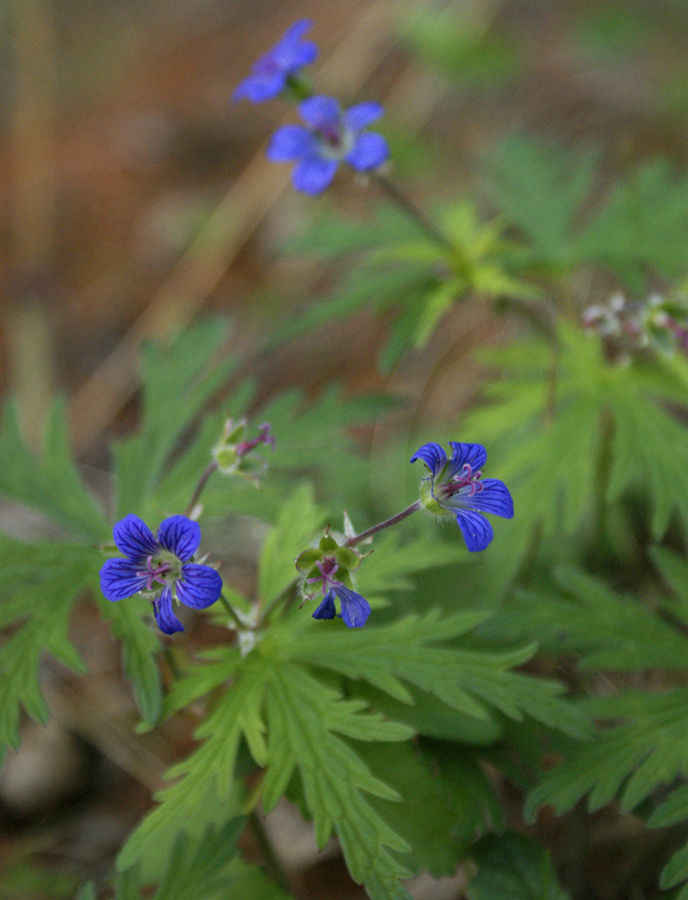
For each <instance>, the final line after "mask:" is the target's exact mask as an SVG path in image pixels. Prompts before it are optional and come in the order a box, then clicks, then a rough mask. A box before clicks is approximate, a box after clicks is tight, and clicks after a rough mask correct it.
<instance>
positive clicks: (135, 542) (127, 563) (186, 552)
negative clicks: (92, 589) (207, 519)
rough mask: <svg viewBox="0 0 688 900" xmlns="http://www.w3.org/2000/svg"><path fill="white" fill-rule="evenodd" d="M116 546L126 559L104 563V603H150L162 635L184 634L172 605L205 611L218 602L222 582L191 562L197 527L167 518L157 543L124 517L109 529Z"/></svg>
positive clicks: (181, 518)
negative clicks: (137, 598) (139, 599)
mask: <svg viewBox="0 0 688 900" xmlns="http://www.w3.org/2000/svg"><path fill="white" fill-rule="evenodd" d="M113 536H114V539H115V544H116V545H117V548H118V549H119V551H120V552H121V553H123V554H124V556H125V559H109V560H108V561H107V562H106V563H105V565H104V566H103V567H102V569H101V570H100V586H101V588H102V591H103V593H104V594H105V596H106V597H107V599H108V600H123V599H124V598H125V597H131V596H133V595H134V594H139V593H141V594H143V595H144V596H146V597H148V598H150V600H151V602H152V604H153V613H154V614H155V619H156V621H157V623H158V625H159V626H160V629H161V631H164V632H165V634H174V632H175V631H183V630H184V628H183V626H182V623H181V622H180V621H179V619H178V618H177V617H176V616H175V614H174V612H173V610H172V600H173V599H176V600H178V601H181V602H182V603H184V604H185V605H186V606H190V607H192V608H194V609H205V608H206V607H207V606H211V605H212V604H213V603H215V601H216V600H217V599H218V598H219V596H220V593H221V592H222V578H220V576H219V574H218V573H217V572H216V571H215V569H213V568H212V566H204V565H201V564H199V563H195V562H193V558H194V554H195V553H196V551H197V550H198V545H199V544H200V542H201V529H200V526H199V525H198V523H197V522H193V521H192V520H191V519H187V517H186V516H171V517H170V518H169V519H165V520H164V522H163V523H162V524H161V525H160V528H159V529H158V534H157V537H156V536H155V535H154V534H153V532H152V531H151V530H150V528H149V527H148V526H147V525H146V523H145V522H143V521H142V520H141V519H139V517H138V516H134V515H128V516H125V517H124V518H123V519H122V520H121V521H120V522H118V523H117V524H116V525H115V527H114V529H113Z"/></svg>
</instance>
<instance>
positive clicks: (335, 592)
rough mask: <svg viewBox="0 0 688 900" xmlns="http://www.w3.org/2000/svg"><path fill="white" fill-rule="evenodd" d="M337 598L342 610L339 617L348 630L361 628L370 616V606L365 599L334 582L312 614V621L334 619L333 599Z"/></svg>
mask: <svg viewBox="0 0 688 900" xmlns="http://www.w3.org/2000/svg"><path fill="white" fill-rule="evenodd" d="M335 596H337V597H339V603H340V606H341V608H342V612H341V617H342V619H344V622H345V624H346V625H348V626H349V628H362V627H363V626H364V625H365V623H366V620H367V618H368V616H369V615H370V604H369V603H368V601H367V600H366V598H365V597H362V596H361V595H360V594H357V593H356V591H352V590H350V589H349V588H348V587H346V586H345V585H343V584H341V583H339V582H335V583H333V584H332V587H331V588H330V590H329V591H328V592H327V593H326V594H325V599H324V600H323V601H322V603H321V604H320V606H319V607H318V608H317V609H316V611H315V612H314V613H313V618H314V619H334V617H335V606H334V598H335Z"/></svg>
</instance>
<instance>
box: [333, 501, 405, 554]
mask: <svg viewBox="0 0 688 900" xmlns="http://www.w3.org/2000/svg"><path fill="white" fill-rule="evenodd" d="M420 507H421V502H420V500H416V502H415V503H412V504H411V505H410V506H407V507H406V509H402V511H401V512H400V513H397V514H396V516H392V518H391V519H385V521H384V522H379V523H378V524H377V525H373V527H372V528H367V529H366V530H365V531H362V532H361V533H360V534H355V535H354V536H353V537H350V538H349V540H348V541H346V543H345V544H344V546H345V547H355V546H356V544H359V543H360V542H361V541H363V540H365V539H366V538H368V537H372V536H373V535H374V534H377V533H378V531H383V530H384V529H385V528H391V527H392V525H396V524H397V522H401V521H403V520H404V519H406V518H408V516H410V515H411V514H412V513H414V512H417V511H418V510H419V509H420Z"/></svg>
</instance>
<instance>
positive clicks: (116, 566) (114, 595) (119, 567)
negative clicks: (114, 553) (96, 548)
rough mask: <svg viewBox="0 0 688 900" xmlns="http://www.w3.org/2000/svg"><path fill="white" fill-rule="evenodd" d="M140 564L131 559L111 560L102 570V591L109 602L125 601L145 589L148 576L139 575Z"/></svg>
mask: <svg viewBox="0 0 688 900" xmlns="http://www.w3.org/2000/svg"><path fill="white" fill-rule="evenodd" d="M138 570H139V566H138V563H136V562H134V561H133V560H131V559H109V560H108V561H107V562H106V563H105V565H104V566H103V568H102V569H101V570H100V589H101V590H102V592H103V594H105V596H106V597H107V598H108V600H124V598H125V597H131V596H132V595H133V594H138V592H139V591H142V590H144V589H145V587H146V584H147V583H148V577H147V576H143V577H142V576H140V575H137V574H136V573H137V571H138Z"/></svg>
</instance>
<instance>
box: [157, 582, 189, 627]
mask: <svg viewBox="0 0 688 900" xmlns="http://www.w3.org/2000/svg"><path fill="white" fill-rule="evenodd" d="M153 614H154V615H155V621H156V622H157V623H158V628H159V629H160V631H163V632H164V633H165V634H174V633H175V631H184V626H183V625H182V623H181V622H180V621H179V619H178V618H177V617H176V616H175V614H174V612H173V610H172V592H171V591H170V589H169V588H167V587H166V588H165V589H164V590H163V591H162V593H161V594H160V596H159V597H156V599H155V600H154V601H153Z"/></svg>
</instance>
